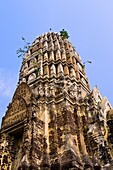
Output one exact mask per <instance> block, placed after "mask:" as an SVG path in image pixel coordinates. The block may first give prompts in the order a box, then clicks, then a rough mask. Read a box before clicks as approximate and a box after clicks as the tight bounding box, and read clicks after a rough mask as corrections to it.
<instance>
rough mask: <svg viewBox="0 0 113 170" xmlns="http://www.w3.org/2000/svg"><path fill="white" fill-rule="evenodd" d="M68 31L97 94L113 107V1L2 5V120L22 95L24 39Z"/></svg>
mask: <svg viewBox="0 0 113 170" xmlns="http://www.w3.org/2000/svg"><path fill="white" fill-rule="evenodd" d="M50 28H52V31H55V32H59V31H60V30H61V29H62V28H64V29H66V30H67V31H68V33H69V35H70V38H69V40H70V41H71V42H72V43H73V45H74V46H75V47H76V50H77V52H78V53H79V54H80V56H81V58H82V61H83V62H85V61H87V60H91V61H92V64H87V65H86V73H87V76H88V78H89V82H90V85H91V89H92V88H93V87H94V86H95V85H97V86H98V88H99V90H100V92H101V94H102V96H107V98H108V100H109V101H110V102H111V104H112V105H113V76H112V75H113V0H18V1H17V0H0V120H1V117H2V116H3V115H4V114H5V111H6V108H7V106H8V104H9V102H11V98H12V95H13V93H14V91H15V89H16V86H17V81H18V75H19V70H20V66H21V62H22V59H21V58H18V57H17V54H16V50H17V49H18V48H19V47H22V46H23V42H22V40H21V37H22V36H23V37H25V38H26V40H27V41H28V42H30V43H32V41H33V40H35V38H36V37H37V36H39V35H40V34H42V33H44V32H48V31H49V29H50Z"/></svg>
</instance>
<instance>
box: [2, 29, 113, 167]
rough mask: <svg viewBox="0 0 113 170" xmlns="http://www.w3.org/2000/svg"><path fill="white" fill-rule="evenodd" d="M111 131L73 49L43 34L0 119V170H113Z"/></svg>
mask: <svg viewBox="0 0 113 170" xmlns="http://www.w3.org/2000/svg"><path fill="white" fill-rule="evenodd" d="M112 126H113V109H112V107H111V105H110V103H109V101H108V100H107V98H106V97H103V98H102V96H101V94H100V92H99V90H98V89H97V87H94V89H93V90H92V91H91V90H90V85H89V82H88V78H87V76H86V73H85V68H84V65H83V63H82V61H81V58H80V56H79V54H78V53H77V51H76V50H75V49H74V47H73V45H72V44H71V43H70V42H69V41H68V40H67V39H64V38H63V37H62V36H60V35H59V34H58V33H54V32H51V33H50V32H49V33H45V34H43V35H41V36H39V37H38V38H36V40H35V41H34V42H33V43H32V45H31V46H30V47H29V49H28V51H27V53H26V54H25V56H24V58H23V62H22V66H21V69H20V75H19V82H18V86H17V88H16V90H15V93H14V95H13V98H12V101H11V103H10V104H9V106H8V108H7V111H6V113H5V116H4V117H3V119H2V125H1V130H0V170H113V166H112V165H113V127H112Z"/></svg>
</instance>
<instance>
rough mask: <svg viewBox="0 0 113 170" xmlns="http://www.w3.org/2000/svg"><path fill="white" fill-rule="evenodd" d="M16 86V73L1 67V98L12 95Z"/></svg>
mask: <svg viewBox="0 0 113 170" xmlns="http://www.w3.org/2000/svg"><path fill="white" fill-rule="evenodd" d="M15 88H16V75H14V73H11V72H8V71H6V70H3V69H0V98H1V97H11V96H12V94H13V92H14V89H15Z"/></svg>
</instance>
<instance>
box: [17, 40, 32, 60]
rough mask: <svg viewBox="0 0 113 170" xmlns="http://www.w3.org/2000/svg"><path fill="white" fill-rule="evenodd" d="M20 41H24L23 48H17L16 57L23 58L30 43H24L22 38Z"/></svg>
mask: <svg viewBox="0 0 113 170" xmlns="http://www.w3.org/2000/svg"><path fill="white" fill-rule="evenodd" d="M22 41H24V47H23V48H19V49H18V50H17V51H16V53H17V55H18V57H24V55H25V54H26V53H27V51H28V49H29V47H30V43H28V42H26V40H25V38H24V37H22Z"/></svg>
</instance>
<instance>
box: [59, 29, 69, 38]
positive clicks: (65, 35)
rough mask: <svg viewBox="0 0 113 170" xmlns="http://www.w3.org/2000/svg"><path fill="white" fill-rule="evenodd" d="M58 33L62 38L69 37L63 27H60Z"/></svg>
mask: <svg viewBox="0 0 113 170" xmlns="http://www.w3.org/2000/svg"><path fill="white" fill-rule="evenodd" d="M60 35H61V36H62V38H63V39H68V38H69V35H68V32H67V31H66V30H65V29H62V30H61V31H60Z"/></svg>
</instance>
